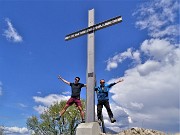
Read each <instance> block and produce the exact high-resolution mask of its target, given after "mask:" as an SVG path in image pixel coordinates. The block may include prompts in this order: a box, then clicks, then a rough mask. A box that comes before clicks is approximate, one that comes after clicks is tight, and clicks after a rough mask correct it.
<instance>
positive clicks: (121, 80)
mask: <svg viewBox="0 0 180 135" xmlns="http://www.w3.org/2000/svg"><path fill="white" fill-rule="evenodd" d="M123 81H124V79H120V80H119V81H117V82H115V83H116V84H117V83H120V82H123Z"/></svg>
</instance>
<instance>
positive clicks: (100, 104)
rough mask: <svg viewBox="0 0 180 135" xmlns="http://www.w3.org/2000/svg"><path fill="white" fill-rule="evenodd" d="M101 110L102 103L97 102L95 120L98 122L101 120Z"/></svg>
mask: <svg viewBox="0 0 180 135" xmlns="http://www.w3.org/2000/svg"><path fill="white" fill-rule="evenodd" d="M102 108H103V104H102V102H101V101H98V104H97V118H98V120H101V115H102Z"/></svg>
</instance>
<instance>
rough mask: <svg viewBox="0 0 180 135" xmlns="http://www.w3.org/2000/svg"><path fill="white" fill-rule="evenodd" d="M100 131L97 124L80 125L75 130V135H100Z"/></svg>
mask: <svg viewBox="0 0 180 135" xmlns="http://www.w3.org/2000/svg"><path fill="white" fill-rule="evenodd" d="M100 133H101V129H100V126H99V124H98V123H97V122H90V123H81V124H79V125H78V127H77V129H76V135H100Z"/></svg>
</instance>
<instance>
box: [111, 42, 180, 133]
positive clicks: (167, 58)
mask: <svg viewBox="0 0 180 135" xmlns="http://www.w3.org/2000/svg"><path fill="white" fill-rule="evenodd" d="M157 43H158V44H157ZM138 51H139V52H141V55H142V56H143V55H144V57H148V58H149V59H148V60H146V61H145V62H144V63H139V64H137V65H136V66H135V67H133V68H130V69H127V70H126V71H125V75H124V77H123V78H124V80H125V81H124V82H122V83H119V84H117V85H115V86H113V88H112V89H111V90H110V92H111V93H112V94H113V96H112V99H113V100H114V104H115V105H116V106H121V107H122V108H124V109H126V111H127V112H128V114H129V116H130V117H131V118H132V121H133V123H132V125H135V126H142V123H143V125H144V126H146V127H148V128H153V129H158V130H163V131H168V130H169V131H173V130H174V131H176V132H177V130H178V125H179V121H178V118H179V111H180V109H179V94H180V93H179V90H180V83H179V80H180V68H179V67H180V48H179V46H177V45H175V44H172V43H170V42H169V41H167V40H162V39H161V40H160V39H150V40H146V41H145V42H143V43H142V45H141V47H140V50H138ZM121 78H122V77H121ZM117 80H118V79H117V78H116V79H112V80H110V81H109V82H114V81H117ZM114 108H115V107H113V109H114ZM118 112H120V111H118ZM169 114H172V115H169ZM120 120H121V118H120ZM172 123H173V124H172Z"/></svg>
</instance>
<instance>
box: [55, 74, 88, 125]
mask: <svg viewBox="0 0 180 135" xmlns="http://www.w3.org/2000/svg"><path fill="white" fill-rule="evenodd" d="M58 79H59V80H62V81H63V82H64V83H66V84H68V85H69V86H71V90H72V94H71V98H70V99H69V100H68V101H67V102H66V105H65V107H64V108H63V110H62V111H60V113H59V116H58V117H56V118H55V120H60V119H61V116H62V115H63V114H64V113H65V112H66V110H67V108H68V107H69V106H71V105H73V104H74V103H75V104H76V106H77V108H78V109H79V111H80V114H81V118H82V123H84V122H85V119H84V112H83V109H82V104H81V100H80V93H81V88H82V87H86V84H82V83H79V81H80V78H79V77H75V81H74V83H70V82H68V81H66V80H65V79H63V78H62V77H61V76H58Z"/></svg>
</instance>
